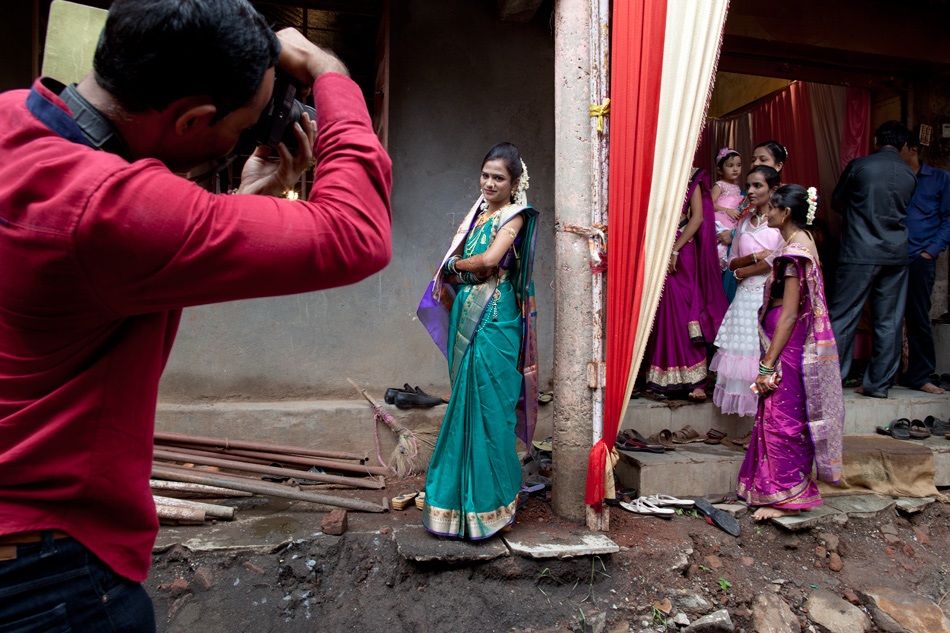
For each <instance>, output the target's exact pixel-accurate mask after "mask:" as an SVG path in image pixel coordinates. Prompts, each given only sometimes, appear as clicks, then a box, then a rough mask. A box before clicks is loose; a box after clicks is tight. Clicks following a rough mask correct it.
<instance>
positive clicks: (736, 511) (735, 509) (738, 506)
mask: <svg viewBox="0 0 950 633" xmlns="http://www.w3.org/2000/svg"><path fill="white" fill-rule="evenodd" d="M713 507H714V508H717V509H719V510H722V511H723V512H728V513H729V514H731V515H732V516H734V517H736V518H737V519H739V518H741V517H744V516H745V515H746V513H747V512H748V511H749V506H747V505H746V504H744V503H714V504H713Z"/></svg>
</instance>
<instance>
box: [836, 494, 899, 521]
mask: <svg viewBox="0 0 950 633" xmlns="http://www.w3.org/2000/svg"><path fill="white" fill-rule="evenodd" d="M824 503H825V505H826V506H828V507H830V508H833V509H835V510H839V511H841V512H844V513H845V514H847V515H848V516H849V517H850V518H853V519H873V518H874V517H878V516H883V515H885V514H891V515H893V514H894V506H895V505H896V501H895V500H894V499H892V498H891V497H885V496H883V495H844V496H841V497H825V499H824Z"/></svg>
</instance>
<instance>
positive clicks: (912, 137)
mask: <svg viewBox="0 0 950 633" xmlns="http://www.w3.org/2000/svg"><path fill="white" fill-rule="evenodd" d="M914 148H917V155H918V156H919V155H920V150H921V149H923V148H922V147H921V146H920V133H919V132H910V131H909V132H907V149H914Z"/></svg>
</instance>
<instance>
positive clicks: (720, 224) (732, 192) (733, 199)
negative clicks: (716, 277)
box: [716, 180, 742, 270]
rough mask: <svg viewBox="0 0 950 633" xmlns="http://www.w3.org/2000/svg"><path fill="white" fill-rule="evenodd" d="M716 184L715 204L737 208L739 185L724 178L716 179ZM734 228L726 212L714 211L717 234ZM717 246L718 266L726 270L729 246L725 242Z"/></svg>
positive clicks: (734, 222) (739, 200) (739, 199)
mask: <svg viewBox="0 0 950 633" xmlns="http://www.w3.org/2000/svg"><path fill="white" fill-rule="evenodd" d="M716 184H717V185H719V200H717V201H716V205H717V206H720V207H726V208H729V209H738V208H739V204H740V203H741V202H742V190H741V189H739V185H734V184H732V183H728V182H726V181H725V180H717V181H716ZM735 228H736V221H735V220H733V219H732V218H730V217H729V214H728V213H723V212H722V211H716V234H717V235H718V234H719V233H720V232H722V231H731V230H733V229H735ZM717 248H718V251H719V267H720V268H722V270H727V268H728V266H727V265H726V264H727V263H728V262H727V257H728V255H729V247H728V246H726V245H725V244H719V246H718V247H717Z"/></svg>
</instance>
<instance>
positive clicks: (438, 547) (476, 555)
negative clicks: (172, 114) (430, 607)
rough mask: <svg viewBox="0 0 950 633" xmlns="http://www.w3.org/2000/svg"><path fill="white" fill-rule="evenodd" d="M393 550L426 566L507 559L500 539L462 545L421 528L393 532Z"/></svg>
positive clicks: (461, 542)
mask: <svg viewBox="0 0 950 633" xmlns="http://www.w3.org/2000/svg"><path fill="white" fill-rule="evenodd" d="M393 540H394V541H395V542H396V549H397V550H398V551H399V553H400V554H402V556H403V557H404V558H406V559H408V560H414V561H417V562H426V561H433V560H438V561H442V562H449V563H461V562H471V561H479V560H493V559H495V558H500V557H502V556H509V555H510V554H509V552H508V548H507V547H505V544H504V543H503V542H502V541H501V539H496V538H492V539H486V540H484V541H463V540H460V539H449V538H439V537H436V536H433V535H432V533H430V532H429V531H428V530H426V529H425V528H424V527H422V526H421V525H400V526H398V527H394V528H393Z"/></svg>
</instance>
